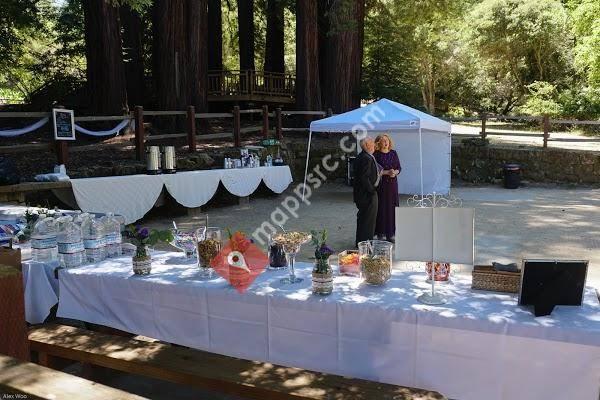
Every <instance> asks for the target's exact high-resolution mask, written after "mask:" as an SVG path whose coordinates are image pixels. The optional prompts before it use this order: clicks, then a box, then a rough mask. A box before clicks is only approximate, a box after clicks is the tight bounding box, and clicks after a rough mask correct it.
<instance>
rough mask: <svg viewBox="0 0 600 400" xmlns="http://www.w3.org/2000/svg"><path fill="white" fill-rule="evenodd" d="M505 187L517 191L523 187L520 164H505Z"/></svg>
mask: <svg viewBox="0 0 600 400" xmlns="http://www.w3.org/2000/svg"><path fill="white" fill-rule="evenodd" d="M502 170H503V172H504V187H505V188H506V189H517V188H518V187H519V186H521V166H520V165H519V164H504V167H503V168H502Z"/></svg>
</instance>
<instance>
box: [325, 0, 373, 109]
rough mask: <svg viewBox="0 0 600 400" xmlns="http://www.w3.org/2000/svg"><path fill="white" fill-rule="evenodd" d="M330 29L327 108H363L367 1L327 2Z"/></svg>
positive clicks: (327, 61)
mask: <svg viewBox="0 0 600 400" xmlns="http://www.w3.org/2000/svg"><path fill="white" fill-rule="evenodd" d="M326 3H327V4H326V5H325V13H326V14H325V15H326V16H327V20H328V25H329V26H328V28H329V30H328V31H327V33H326V38H325V40H324V42H325V46H326V48H325V49H324V56H325V58H324V59H323V58H321V59H320V62H321V63H324V64H323V66H324V70H323V73H324V76H321V78H322V80H321V82H323V84H322V88H323V91H322V93H323V97H322V100H323V102H324V103H325V104H324V106H325V107H328V108H331V109H332V110H333V111H334V112H336V113H339V112H344V111H348V110H350V109H352V108H356V107H358V106H359V105H360V82H361V71H362V57H363V40H364V19H365V2H364V0H327V2H326Z"/></svg>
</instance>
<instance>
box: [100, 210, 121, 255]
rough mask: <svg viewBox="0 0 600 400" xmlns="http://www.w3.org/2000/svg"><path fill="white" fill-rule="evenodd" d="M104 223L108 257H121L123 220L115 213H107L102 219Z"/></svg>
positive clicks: (105, 246) (105, 245)
mask: <svg viewBox="0 0 600 400" xmlns="http://www.w3.org/2000/svg"><path fill="white" fill-rule="evenodd" d="M101 221H102V223H103V224H104V248H105V249H106V257H119V256H120V255H121V242H122V237H121V221H120V220H119V219H117V218H116V217H115V215H114V214H113V213H107V214H106V215H105V216H104V217H102V219H101Z"/></svg>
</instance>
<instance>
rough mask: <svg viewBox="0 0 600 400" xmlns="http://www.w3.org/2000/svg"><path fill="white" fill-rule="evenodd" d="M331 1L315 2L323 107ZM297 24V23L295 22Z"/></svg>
mask: <svg viewBox="0 0 600 400" xmlns="http://www.w3.org/2000/svg"><path fill="white" fill-rule="evenodd" d="M332 1H333V0H317V3H318V8H319V13H318V15H317V21H318V24H317V25H318V29H317V30H318V36H319V82H320V83H321V103H322V106H323V108H327V107H326V106H325V90H326V86H327V85H326V82H327V63H326V62H325V60H327V49H328V40H327V39H328V32H329V16H328V13H329V9H330V8H331V3H332ZM296 23H297V22H296Z"/></svg>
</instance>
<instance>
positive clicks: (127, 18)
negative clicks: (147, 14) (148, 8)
mask: <svg viewBox="0 0 600 400" xmlns="http://www.w3.org/2000/svg"><path fill="white" fill-rule="evenodd" d="M120 18H121V24H122V25H123V61H124V62H125V78H126V86H127V99H128V101H129V108H130V109H133V108H134V107H135V106H143V105H144V100H145V96H144V88H145V84H144V59H143V51H144V50H143V38H144V26H143V24H142V18H141V17H140V15H139V14H138V13H137V12H135V11H134V10H132V9H131V8H130V7H129V6H127V5H123V6H121V9H120Z"/></svg>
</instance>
